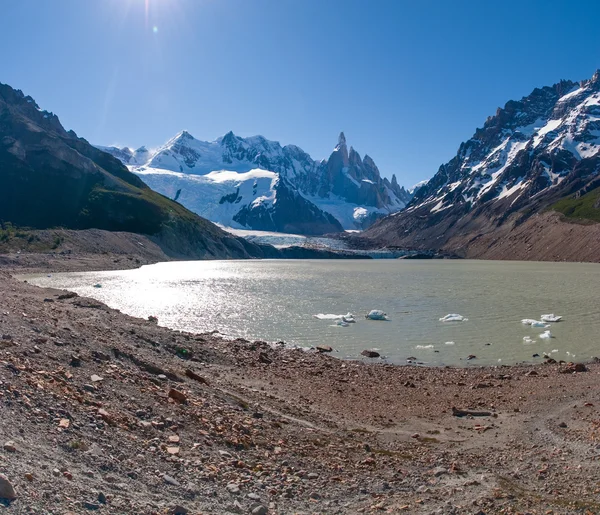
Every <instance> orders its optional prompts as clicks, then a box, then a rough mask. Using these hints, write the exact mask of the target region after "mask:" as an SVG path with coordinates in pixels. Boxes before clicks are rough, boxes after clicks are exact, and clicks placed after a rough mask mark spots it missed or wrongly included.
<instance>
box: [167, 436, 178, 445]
mask: <svg viewBox="0 0 600 515" xmlns="http://www.w3.org/2000/svg"><path fill="white" fill-rule="evenodd" d="M169 443H179V435H171V436H169Z"/></svg>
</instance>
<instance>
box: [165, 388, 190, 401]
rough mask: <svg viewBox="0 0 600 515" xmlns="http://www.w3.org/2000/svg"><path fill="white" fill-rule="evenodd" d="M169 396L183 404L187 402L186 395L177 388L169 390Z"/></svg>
mask: <svg viewBox="0 0 600 515" xmlns="http://www.w3.org/2000/svg"><path fill="white" fill-rule="evenodd" d="M169 397H171V399H173V400H174V401H176V402H179V403H180V404H185V403H186V402H187V395H186V394H185V393H183V392H180V391H179V390H175V388H171V389H170V390H169Z"/></svg>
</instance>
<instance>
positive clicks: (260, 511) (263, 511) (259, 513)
mask: <svg viewBox="0 0 600 515" xmlns="http://www.w3.org/2000/svg"><path fill="white" fill-rule="evenodd" d="M251 513H252V515H267V513H269V510H268V509H267V508H266V506H263V505H262V504H259V505H258V506H255V507H254V508H252V511H251Z"/></svg>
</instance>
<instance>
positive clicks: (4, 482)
mask: <svg viewBox="0 0 600 515" xmlns="http://www.w3.org/2000/svg"><path fill="white" fill-rule="evenodd" d="M16 498H17V494H16V493H15V489H14V488H13V486H12V484H11V482H10V481H9V480H8V478H7V477H6V476H5V475H4V474H0V499H7V500H9V501H12V500H14V499H16Z"/></svg>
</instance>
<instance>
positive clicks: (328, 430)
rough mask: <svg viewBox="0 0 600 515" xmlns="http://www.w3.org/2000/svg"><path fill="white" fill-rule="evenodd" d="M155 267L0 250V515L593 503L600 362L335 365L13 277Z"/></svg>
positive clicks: (591, 507) (510, 508) (573, 508)
mask: <svg viewBox="0 0 600 515" xmlns="http://www.w3.org/2000/svg"><path fill="white" fill-rule="evenodd" d="M136 260H138V261H136ZM145 262H152V259H151V256H145V257H144V256H137V255H136V256H131V255H130V256H127V255H122V254H103V255H97V254H93V253H90V254H67V255H61V254H55V255H51V254H47V255H36V254H19V255H18V256H16V255H10V256H0V263H1V265H2V268H1V270H2V271H0V291H1V292H2V296H1V299H0V335H1V340H0V473H1V474H3V477H2V478H0V497H3V496H7V495H8V497H10V496H11V495H9V494H10V493H11V492H10V488H14V493H15V495H16V498H15V499H14V500H8V499H6V498H4V501H3V503H2V504H0V511H1V512H6V513H16V514H21V513H28V514H57V515H58V514H60V515H65V514H71V515H72V514H81V513H88V512H92V511H98V512H99V513H111V514H156V515H158V514H184V513H188V514H201V513H202V514H213V513H214V514H221V513H242V514H243V513H254V514H261V513H262V514H267V513H269V514H276V513H277V514H289V513H298V514H313V513H337V514H348V513H350V514H351V513H371V512H382V513H417V514H421V513H423V514H430V513H443V514H446V513H448V514H451V513H455V514H463V513H464V514H490V513H514V514H516V513H547V514H550V513H553V514H559V513H561V514H562V513H564V514H567V513H598V512H599V511H600V501H598V484H599V481H600V471H599V470H598V467H597V460H598V458H599V456H600V454H599V453H598V449H597V445H598V439H599V438H600V422H599V419H600V416H599V413H598V412H599V409H600V401H599V400H598V398H597V390H596V388H597V383H598V374H599V373H600V365H598V364H594V363H592V364H589V365H587V366H586V367H579V368H578V369H577V370H580V371H575V369H572V368H568V367H567V366H566V365H559V364H545V365H536V366H513V367H487V368H483V367H482V368H475V367H474V368H469V369H462V368H420V367H414V366H392V365H387V364H382V363H367V362H352V361H341V360H338V359H335V358H332V357H330V356H328V355H327V353H317V352H314V353H312V352H308V353H307V352H303V351H299V350H292V349H287V348H286V347H285V346H283V345H282V346H279V347H277V348H272V347H271V346H269V345H267V344H266V343H264V342H249V341H246V340H241V339H238V340H235V341H226V340H223V339H221V338H219V336H218V335H217V334H203V335H197V334H189V333H184V332H179V331H171V330H169V329H166V328H163V327H160V326H158V325H157V324H155V323H153V322H150V321H146V320H141V319H136V318H132V317H130V316H127V315H124V314H122V313H120V312H118V311H117V310H113V309H110V308H108V307H106V306H105V305H103V304H102V303H100V302H98V301H96V300H93V299H86V298H82V297H78V296H76V295H74V294H69V293H67V292H65V291H59V290H49V289H41V288H37V287H34V286H31V285H29V284H26V283H23V282H20V281H17V280H16V279H14V278H13V277H12V275H11V274H14V273H17V272H19V273H25V272H34V271H37V272H42V271H43V272H48V273H50V272H57V271H68V270H70V271H75V270H99V269H118V268H131V267H136V266H140V264H142V263H145ZM3 478H4V479H3ZM2 506H5V508H4V509H3V508H2Z"/></svg>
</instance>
